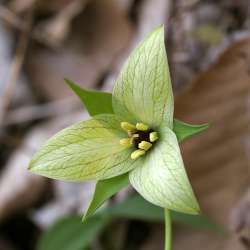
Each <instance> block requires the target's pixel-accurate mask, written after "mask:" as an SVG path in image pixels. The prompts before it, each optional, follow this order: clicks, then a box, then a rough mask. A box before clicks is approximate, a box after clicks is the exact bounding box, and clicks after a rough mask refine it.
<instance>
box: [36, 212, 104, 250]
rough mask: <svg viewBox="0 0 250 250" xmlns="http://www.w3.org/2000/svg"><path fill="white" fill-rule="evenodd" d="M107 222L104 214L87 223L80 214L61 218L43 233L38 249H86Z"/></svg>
mask: <svg viewBox="0 0 250 250" xmlns="http://www.w3.org/2000/svg"><path fill="white" fill-rule="evenodd" d="M107 223H108V220H107V219H106V218H105V217H104V216H95V217H92V218H90V219H89V220H88V221H87V222H86V223H85V224H82V223H81V220H80V217H79V216H70V217H67V218H64V219H61V220H59V221H58V222H56V223H55V224H54V225H53V226H52V227H51V228H50V229H49V230H47V231H46V232H45V233H44V234H43V235H42V237H41V238H40V239H39V241H38V245H37V250H55V249H60V250H86V249H87V247H89V245H90V244H91V242H93V241H94V240H95V239H96V237H97V236H98V234H99V233H100V232H101V231H102V230H103V229H104V227H105V226H106V225H107Z"/></svg>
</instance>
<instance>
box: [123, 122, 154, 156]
mask: <svg viewBox="0 0 250 250" xmlns="http://www.w3.org/2000/svg"><path fill="white" fill-rule="evenodd" d="M121 128H122V129H123V130H125V131H126V132H127V133H128V138H124V139H121V140H120V144H121V145H124V146H127V147H132V146H134V147H135V148H136V150H135V151H134V152H133V153H132V154H131V158H132V159H133V160H135V159H137V158H139V157H141V156H142V155H144V154H145V153H146V152H147V151H148V150H149V149H150V148H151V147H152V146H153V144H154V143H155V142H156V141H157V140H158V133H157V132H155V131H153V130H152V129H150V128H149V126H148V125H146V124H144V123H136V125H133V124H131V123H128V122H121Z"/></svg>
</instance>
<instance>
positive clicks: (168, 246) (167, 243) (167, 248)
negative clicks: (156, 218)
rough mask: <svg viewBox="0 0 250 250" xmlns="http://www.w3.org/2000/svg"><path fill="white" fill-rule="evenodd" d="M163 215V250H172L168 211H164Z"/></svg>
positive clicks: (170, 221)
mask: <svg viewBox="0 0 250 250" xmlns="http://www.w3.org/2000/svg"><path fill="white" fill-rule="evenodd" d="M164 214H165V248H164V249H165V250H171V249H172V218H171V212H170V210H169V209H164Z"/></svg>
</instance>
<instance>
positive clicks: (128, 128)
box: [121, 122, 136, 132]
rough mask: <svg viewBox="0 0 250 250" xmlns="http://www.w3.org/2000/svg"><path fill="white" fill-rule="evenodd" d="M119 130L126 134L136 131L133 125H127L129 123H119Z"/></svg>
mask: <svg viewBox="0 0 250 250" xmlns="http://www.w3.org/2000/svg"><path fill="white" fill-rule="evenodd" d="M121 128H122V129H123V130H125V131H127V132H129V131H136V127H135V125H133V124H131V123H129V122H121Z"/></svg>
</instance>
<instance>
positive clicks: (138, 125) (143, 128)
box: [136, 122, 149, 131]
mask: <svg viewBox="0 0 250 250" xmlns="http://www.w3.org/2000/svg"><path fill="white" fill-rule="evenodd" d="M136 128H137V129H138V130H140V131H147V130H148V129H149V127H148V125H146V124H144V123H141V122H138V123H136Z"/></svg>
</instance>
